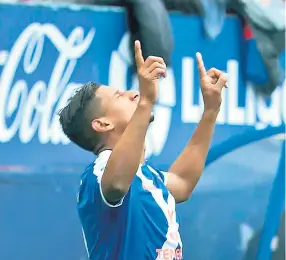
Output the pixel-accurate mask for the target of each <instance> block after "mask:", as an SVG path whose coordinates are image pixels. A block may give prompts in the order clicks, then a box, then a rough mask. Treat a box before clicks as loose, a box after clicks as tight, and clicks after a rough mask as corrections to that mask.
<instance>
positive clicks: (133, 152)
mask: <svg viewBox="0 0 286 260" xmlns="http://www.w3.org/2000/svg"><path fill="white" fill-rule="evenodd" d="M135 58H136V63H137V72H138V78H139V88H140V100H139V103H138V106H137V109H136V111H135V113H134V115H133V116H132V118H131V120H130V122H129V124H128V126H127V128H126V129H125V131H124V133H123V135H122V136H121V137H120V139H119V141H118V142H117V144H116V145H115V147H114V148H113V151H112V154H111V156H110V158H109V161H108V163H107V166H106V168H105V171H104V173H103V177H102V181H101V188H102V192H103V195H104V197H105V198H106V199H107V200H108V201H109V202H117V201H119V200H120V199H122V198H123V197H124V196H125V194H126V193H127V192H128V190H129V188H130V184H131V182H132V180H133V178H134V176H135V174H136V172H137V169H138V167H139V164H140V159H141V156H142V154H143V150H144V143H145V136H146V132H147V129H148V126H149V123H150V118H151V113H152V109H153V105H154V104H155V102H156V99H157V95H158V79H159V78H160V77H161V76H163V77H165V76H166V75H165V74H166V65H165V63H164V61H163V59H162V58H159V57H153V56H152V57H148V58H147V59H146V61H144V59H143V56H142V51H141V45H140V42H139V41H136V42H135Z"/></svg>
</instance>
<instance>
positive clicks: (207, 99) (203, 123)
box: [167, 53, 227, 202]
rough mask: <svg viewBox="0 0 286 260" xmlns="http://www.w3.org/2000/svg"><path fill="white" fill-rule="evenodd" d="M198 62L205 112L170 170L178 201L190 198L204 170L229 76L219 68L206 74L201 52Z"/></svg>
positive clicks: (172, 189)
mask: <svg viewBox="0 0 286 260" xmlns="http://www.w3.org/2000/svg"><path fill="white" fill-rule="evenodd" d="M197 62H198V70H199V74H200V86H201V91H202V95H203V99H204V112H203V115H202V118H201V120H200V122H199V124H198V126H197V128H196V130H195V132H194V134H193V136H192V137H191V139H190V141H189V143H188V144H187V146H186V147H185V149H184V150H183V152H182V153H181V154H180V156H179V157H178V158H177V160H176V161H175V162H174V163H173V165H172V166H171V168H170V170H169V171H170V173H169V175H168V179H167V186H168V188H169V190H170V191H171V193H172V194H173V196H174V197H175V199H176V201H177V202H183V201H185V200H187V199H188V198H189V196H190V194H191V192H192V191H193V189H194V188H195V186H196V184H197V182H198V180H199V178H200V176H201V174H202V172H203V170H204V166H205V161H206V158H207V154H208V151H209V147H210V143H211V140H212V136H213V132H214V127H215V122H216V118H217V115H218V113H219V110H220V105H221V91H222V89H223V87H226V86H227V85H226V77H225V74H224V73H223V72H222V71H219V70H217V69H211V70H209V71H208V72H207V71H206V69H205V67H204V63H203V59H202V56H201V54H199V53H197Z"/></svg>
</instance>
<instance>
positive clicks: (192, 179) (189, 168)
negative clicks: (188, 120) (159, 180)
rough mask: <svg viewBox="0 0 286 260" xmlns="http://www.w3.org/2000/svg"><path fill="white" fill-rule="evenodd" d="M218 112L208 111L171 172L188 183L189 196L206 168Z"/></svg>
mask: <svg viewBox="0 0 286 260" xmlns="http://www.w3.org/2000/svg"><path fill="white" fill-rule="evenodd" d="M217 114H218V113H217V112H212V111H206V112H204V113H203V116H202V118H201V120H200V122H199V124H198V126H197V128H196V130H195V132H194V134H193V136H192V138H191V139H190V141H189V143H188V144H187V146H186V148H185V149H184V150H183V152H182V153H181V155H180V156H179V157H178V158H177V160H176V161H175V162H174V163H173V165H172V166H171V168H170V172H172V173H174V174H177V175H179V176H180V177H181V178H182V179H183V180H184V181H186V183H187V187H188V190H187V191H186V193H188V194H186V195H187V196H189V195H190V193H191V192H192V190H193V189H194V187H195V185H196V184H197V182H198V180H199V178H200V176H201V174H202V172H203V170H204V166H205V161H206V158H207V154H208V151H209V147H210V143H211V140H212V136H213V132H214V126H215V121H216V118H217Z"/></svg>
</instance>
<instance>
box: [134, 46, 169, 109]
mask: <svg viewBox="0 0 286 260" xmlns="http://www.w3.org/2000/svg"><path fill="white" fill-rule="evenodd" d="M135 60H136V65H137V74H138V79H139V89H140V99H141V100H144V101H147V102H150V103H151V104H152V105H154V104H155V102H156V100H157V96H158V84H159V79H160V78H161V77H166V64H165V62H164V60H163V58H161V57H155V56H149V57H148V58H147V59H146V60H145V61H144V58H143V56H142V50H141V44H140V42H139V41H136V42H135Z"/></svg>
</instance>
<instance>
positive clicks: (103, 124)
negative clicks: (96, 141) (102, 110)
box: [91, 117, 114, 133]
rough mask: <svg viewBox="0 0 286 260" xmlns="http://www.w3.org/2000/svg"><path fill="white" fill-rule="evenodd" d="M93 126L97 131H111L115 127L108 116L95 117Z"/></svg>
mask: <svg viewBox="0 0 286 260" xmlns="http://www.w3.org/2000/svg"><path fill="white" fill-rule="evenodd" d="M91 126H92V128H93V129H94V130H95V131H96V132H100V133H104V132H108V131H111V130H113V128H114V125H113V124H112V122H111V121H110V120H108V119H107V118H106V117H101V118H97V119H94V120H93V121H92V122H91Z"/></svg>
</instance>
